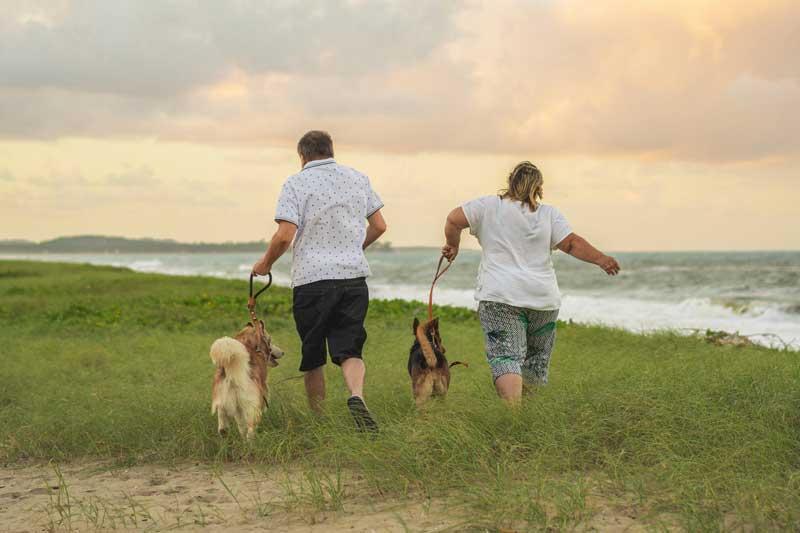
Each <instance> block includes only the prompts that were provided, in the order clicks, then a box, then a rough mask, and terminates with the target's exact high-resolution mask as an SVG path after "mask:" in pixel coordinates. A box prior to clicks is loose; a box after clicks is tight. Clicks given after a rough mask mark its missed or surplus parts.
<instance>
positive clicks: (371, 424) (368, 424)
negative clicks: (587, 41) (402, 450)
mask: <svg viewBox="0 0 800 533" xmlns="http://www.w3.org/2000/svg"><path fill="white" fill-rule="evenodd" d="M347 408H348V409H350V414H351V415H353V420H355V422H356V428H357V429H358V431H369V432H370V433H377V432H378V423H377V422H375V419H374V418H372V414H371V413H370V412H369V409H367V406H366V404H365V403H364V400H362V399H361V398H359V397H358V396H351V397H350V398H348V400H347Z"/></svg>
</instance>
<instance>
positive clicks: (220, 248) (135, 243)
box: [0, 235, 392, 254]
mask: <svg viewBox="0 0 800 533" xmlns="http://www.w3.org/2000/svg"><path fill="white" fill-rule="evenodd" d="M266 246H267V242H266V241H263V240H262V241H249V242H223V243H208V242H193V243H184V242H178V241H176V240H173V239H126V238H125V237H107V236H103V235H81V236H76V237H58V238H56V239H51V240H49V241H42V242H33V241H26V240H21V239H14V240H0V254H35V253H52V254H114V253H120V254H136V253H220V252H263V251H264V250H265V249H266ZM391 249H392V245H391V243H389V242H386V243H375V244H373V245H372V246H371V247H370V250H374V251H388V250H391Z"/></svg>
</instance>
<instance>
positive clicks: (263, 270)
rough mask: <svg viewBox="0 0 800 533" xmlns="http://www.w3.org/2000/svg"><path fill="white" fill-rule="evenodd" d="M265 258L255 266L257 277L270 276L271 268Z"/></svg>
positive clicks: (254, 270) (254, 271) (254, 272)
mask: <svg viewBox="0 0 800 533" xmlns="http://www.w3.org/2000/svg"><path fill="white" fill-rule="evenodd" d="M264 259H265V258H264V257H262V258H261V259H259V260H258V261H257V262H256V264H255V265H253V274H255V275H257V276H266V275H267V274H269V271H270V268H269V266H268V265H267V263H266V262H265V261H264Z"/></svg>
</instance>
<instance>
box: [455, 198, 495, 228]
mask: <svg viewBox="0 0 800 533" xmlns="http://www.w3.org/2000/svg"><path fill="white" fill-rule="evenodd" d="M489 198H491V196H483V197H481V198H476V199H475V200H470V201H469V202H467V203H465V204H464V205H462V206H461V209H463V210H464V216H466V217H467V222H469V233H470V235H475V236H477V235H478V232H479V231H480V229H481V223H482V222H483V215H484V213H485V212H486V203H487V200H488V199H489Z"/></svg>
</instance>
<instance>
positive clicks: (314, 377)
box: [303, 366, 325, 415]
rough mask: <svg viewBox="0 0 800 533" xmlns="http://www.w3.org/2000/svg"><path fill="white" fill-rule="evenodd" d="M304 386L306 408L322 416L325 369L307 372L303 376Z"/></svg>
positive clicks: (322, 367) (321, 367)
mask: <svg viewBox="0 0 800 533" xmlns="http://www.w3.org/2000/svg"><path fill="white" fill-rule="evenodd" d="M303 380H304V381H305V384H306V396H307V397H308V406H309V407H310V408H311V410H312V411H314V412H315V413H316V414H318V415H319V414H322V402H323V401H324V400H325V367H324V366H320V367H317V368H315V369H314V370H309V371H308V372H306V373H305V374H304V375H303Z"/></svg>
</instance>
